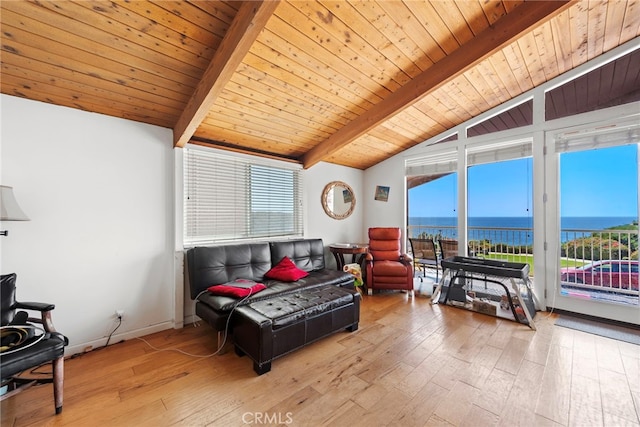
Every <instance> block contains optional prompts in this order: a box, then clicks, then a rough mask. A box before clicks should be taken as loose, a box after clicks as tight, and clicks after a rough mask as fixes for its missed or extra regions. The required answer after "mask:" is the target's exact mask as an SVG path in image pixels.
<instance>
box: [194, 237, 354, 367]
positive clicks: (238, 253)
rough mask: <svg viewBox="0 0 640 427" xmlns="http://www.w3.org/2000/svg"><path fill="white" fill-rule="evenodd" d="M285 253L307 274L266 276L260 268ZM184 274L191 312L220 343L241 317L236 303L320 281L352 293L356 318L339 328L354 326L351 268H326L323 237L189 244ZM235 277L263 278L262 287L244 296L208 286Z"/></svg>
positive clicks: (309, 286)
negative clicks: (192, 306) (218, 292)
mask: <svg viewBox="0 0 640 427" xmlns="http://www.w3.org/2000/svg"><path fill="white" fill-rule="evenodd" d="M285 256H287V257H289V258H290V259H291V260H292V261H293V262H294V263H295V265H296V267H298V268H299V269H301V270H304V271H307V272H309V275H308V276H307V277H304V278H302V279H299V280H297V281H295V282H282V281H278V280H272V279H267V278H265V273H267V272H268V271H269V270H270V269H271V268H272V267H273V266H274V265H276V264H277V263H279V262H280V260H282V258H283V257H285ZM185 279H186V280H187V281H188V286H189V289H190V296H191V299H193V300H195V301H196V307H195V312H196V315H197V316H198V317H200V318H201V319H203V320H205V321H206V322H207V323H209V325H211V326H212V327H213V328H214V329H215V330H216V331H217V332H218V343H219V345H220V344H221V343H222V342H223V337H224V333H225V332H228V333H229V334H232V333H233V327H234V324H236V323H237V321H236V320H235V318H238V319H239V318H240V317H241V313H240V314H239V311H238V310H237V308H239V306H240V305H242V306H251V304H253V303H256V302H259V301H265V300H272V299H274V298H278V297H281V296H283V295H291V294H295V293H300V292H304V291H305V290H307V289H312V288H318V287H322V286H325V285H335V286H338V287H342V288H344V289H346V290H348V291H349V293H350V294H351V295H352V296H351V298H352V304H353V307H352V310H353V311H354V312H355V313H356V314H355V315H354V316H352V318H355V321H351V322H350V324H349V325H345V326H344V328H351V330H355V329H357V323H358V319H359V311H360V294H359V293H358V292H357V291H356V290H355V289H354V286H353V280H354V279H353V276H352V275H351V274H349V273H346V272H343V271H338V270H334V269H329V268H326V265H325V255H324V245H323V242H322V239H299V240H286V241H273V242H256V243H242V244H230V245H219V246H206V247H205V246H199V247H194V248H191V249H188V250H187V251H186V278H185ZM237 279H247V280H253V281H255V282H260V283H263V284H264V285H265V286H266V289H264V290H262V291H260V292H258V293H256V294H254V295H251V296H250V297H248V298H247V299H246V300H245V299H238V298H233V297H227V296H221V295H213V294H211V293H209V292H208V291H207V288H208V287H210V286H212V285H215V284H224V283H228V282H232V281H234V280H237ZM273 301H275V300H273ZM326 310H332V308H331V306H330V305H327V306H326ZM230 314H232V315H231V318H229V317H230ZM277 356H278V355H273V356H272V357H277Z"/></svg>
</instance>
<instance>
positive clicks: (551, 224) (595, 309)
mask: <svg viewBox="0 0 640 427" xmlns="http://www.w3.org/2000/svg"><path fill="white" fill-rule="evenodd" d="M614 110H616V111H618V110H623V111H625V110H624V109H622V108H615V109H614ZM603 111H604V110H599V111H598V112H594V113H586V114H584V115H581V116H574V117H573V119H575V121H576V122H580V123H581V124H577V125H574V126H566V127H561V128H557V129H554V130H548V131H546V132H545V145H544V152H545V156H544V157H545V162H544V168H545V174H544V176H545V184H544V188H545V203H544V205H545V209H544V212H545V215H544V217H545V227H544V229H545V245H544V246H545V251H544V254H545V255H544V257H545V261H544V264H545V267H546V268H545V271H546V274H545V284H546V285H545V300H546V305H547V310H551V308H553V309H559V310H564V311H570V312H574V313H580V314H587V315H589V316H595V317H600V318H605V319H610V320H615V321H619V322H625V323H632V324H640V308H639V307H637V306H636V307H627V306H623V305H619V304H612V303H605V302H596V301H590V300H582V299H577V298H572V297H569V296H563V295H561V293H560V245H561V241H560V240H561V239H560V231H561V224H560V202H559V200H560V154H561V153H556V138H557V136H558V135H560V134H565V133H568V132H579V131H585V130H592V129H600V128H602V129H606V128H611V127H613V126H617V125H620V124H623V123H625V122H629V120H630V118H631V120H635V121H636V122H637V120H638V113H637V112H634V111H631V113H632V114H620V115H618V116H617V117H616V116H615V115H611V116H610V117H609V118H608V119H605V120H602V119H603ZM626 111H628V110H626ZM596 114H597V115H596ZM607 115H609V114H607ZM598 118H599V119H601V120H598ZM585 119H591V120H585ZM565 125H566V122H565ZM637 179H638V188H639V189H640V173H638V177H637ZM639 191H640V190H639ZM638 211H639V212H640V208H639V210H638Z"/></svg>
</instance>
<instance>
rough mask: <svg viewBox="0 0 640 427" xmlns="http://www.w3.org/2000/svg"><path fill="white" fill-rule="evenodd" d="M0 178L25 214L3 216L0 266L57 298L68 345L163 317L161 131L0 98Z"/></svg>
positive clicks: (151, 327)
mask: <svg viewBox="0 0 640 427" xmlns="http://www.w3.org/2000/svg"><path fill="white" fill-rule="evenodd" d="M1 101H2V104H1V123H2V132H1V135H2V139H1V142H0V148H1V155H2V158H1V161H0V163H1V166H2V169H1V172H2V173H1V182H2V184H4V185H9V186H13V187H14V191H15V195H16V198H17V200H18V203H19V204H20V205H21V206H22V208H23V210H24V211H25V213H26V214H27V215H28V216H29V217H30V218H31V221H29V222H3V223H2V229H8V230H9V236H7V237H4V236H0V245H1V258H0V260H1V265H0V271H1V272H2V273H3V274H5V273H10V272H15V273H17V274H18V282H17V286H18V298H19V299H20V300H23V301H27V300H35V301H45V302H51V303H54V304H55V305H56V309H55V311H54V323H55V325H56V327H57V329H58V330H59V331H61V332H62V333H64V334H65V335H67V336H68V337H69V339H70V346H69V347H68V348H67V354H72V353H75V352H78V351H81V350H82V349H84V348H85V347H87V346H93V347H97V346H100V345H104V344H105V342H106V336H107V335H108V333H109V332H110V331H111V330H112V329H113V328H114V327H115V325H116V323H115V320H114V319H115V316H114V311H115V310H116V309H124V310H125V316H124V322H123V324H122V326H121V327H120V328H119V329H118V331H117V332H116V334H114V336H113V338H112V341H111V342H117V341H119V340H120V339H123V338H130V337H132V336H140V335H144V334H147V333H150V332H154V331H157V330H162V329H167V328H170V327H172V326H173V318H172V317H173V312H174V306H173V304H174V267H173V265H174V260H173V240H174V239H173V236H174V234H173V149H172V136H171V131H170V130H169V129H164V128H160V127H157V126H150V125H145V124H141V123H137V122H132V121H129V120H124V119H118V118H113V117H108V116H104V115H99V114H93V113H87V112H83V111H80V110H74V109H69V108H64V107H59V106H54V105H49V104H45V103H41V102H35V101H29V100H24V99H21V98H16V97H11V96H6V95H2V98H1Z"/></svg>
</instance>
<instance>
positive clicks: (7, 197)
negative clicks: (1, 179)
mask: <svg viewBox="0 0 640 427" xmlns="http://www.w3.org/2000/svg"><path fill="white" fill-rule="evenodd" d="M0 221H29V217H27V215H25V213H24V212H22V209H20V205H18V202H17V201H16V198H15V196H14V195H13V187H8V186H6V185H0Z"/></svg>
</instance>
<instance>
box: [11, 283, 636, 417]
mask: <svg viewBox="0 0 640 427" xmlns="http://www.w3.org/2000/svg"><path fill="white" fill-rule="evenodd" d="M554 320H555V315H549V314H548V313H538V314H537V316H536V318H535V321H536V325H537V327H538V330H537V331H533V330H531V329H529V328H528V327H526V326H524V325H521V324H518V323H515V322H511V321H508V320H501V319H497V318H494V317H490V316H487V315H483V314H477V313H471V312H468V311H465V310H461V309H457V308H453V307H446V306H440V305H431V304H430V300H429V299H426V298H420V297H416V298H415V299H413V300H412V299H408V298H407V295H406V294H403V293H389V294H380V295H374V296H365V297H364V299H363V303H362V311H361V322H360V329H359V330H358V331H356V332H354V333H348V332H344V333H338V334H335V335H333V336H331V337H328V338H326V339H323V340H321V341H319V342H317V343H315V344H313V345H311V346H308V347H306V348H304V349H301V350H298V351H296V352H294V353H292V354H290V355H287V356H285V357H283V358H280V359H277V360H276V361H274V363H273V368H272V371H271V372H269V373H267V374H265V375H262V376H257V375H256V374H255V373H254V372H253V369H252V363H251V361H250V360H249V359H247V358H246V357H244V358H240V357H238V356H236V355H235V353H234V352H233V349H232V348H230V347H229V346H227V349H228V351H227V352H226V353H225V354H223V355H221V356H213V357H208V358H196V357H191V356H188V355H184V354H180V353H177V352H173V351H169V352H166V351H165V352H161V351H156V350H153V349H152V348H151V347H149V346H148V345H147V344H146V343H144V342H142V341H140V340H137V339H133V340H129V341H127V342H124V343H120V344H116V345H113V346H109V347H108V348H106V349H101V350H97V351H93V352H91V353H87V354H84V355H82V356H80V357H76V358H73V359H68V360H67V361H66V362H65V396H64V410H63V412H62V414H60V415H58V416H56V415H54V407H53V406H54V405H53V392H52V388H51V386H50V385H46V386H41V387H37V388H32V389H30V390H28V391H26V392H24V393H21V394H19V395H17V396H15V397H13V398H11V399H7V400H5V401H3V402H2V407H1V409H2V426H3V427H4V426H27V425H38V426H40V425H54V426H55V425H71V426H170V425H179V426H208V425H211V426H241V425H245V424H246V425H278V424H280V425H292V426H319V425H329V426H347V425H348V426H431V425H438V426H443V425H444V426H447V425H456V426H493V425H498V426H516V425H520V426H638V425H640V416H639V414H640V347H639V346H636V345H633V344H627V343H624V342H621V341H615V340H611V339H607V338H603V337H599V336H596V335H591V334H587V333H583V332H578V331H574V330H571V329H566V328H562V327H558V326H554ZM145 338H146V339H147V340H148V341H149V343H151V344H152V345H154V346H156V347H159V348H164V349H168V348H179V349H181V350H183V351H185V352H188V353H192V354H200V355H205V354H208V353H211V352H213V351H214V350H215V344H216V343H215V334H214V333H213V330H212V329H211V328H210V327H209V326H207V325H204V324H203V325H201V326H199V327H193V326H191V325H190V326H189V327H185V328H184V329H182V330H168V331H164V332H160V333H157V334H153V335H150V336H148V337H145Z"/></svg>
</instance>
